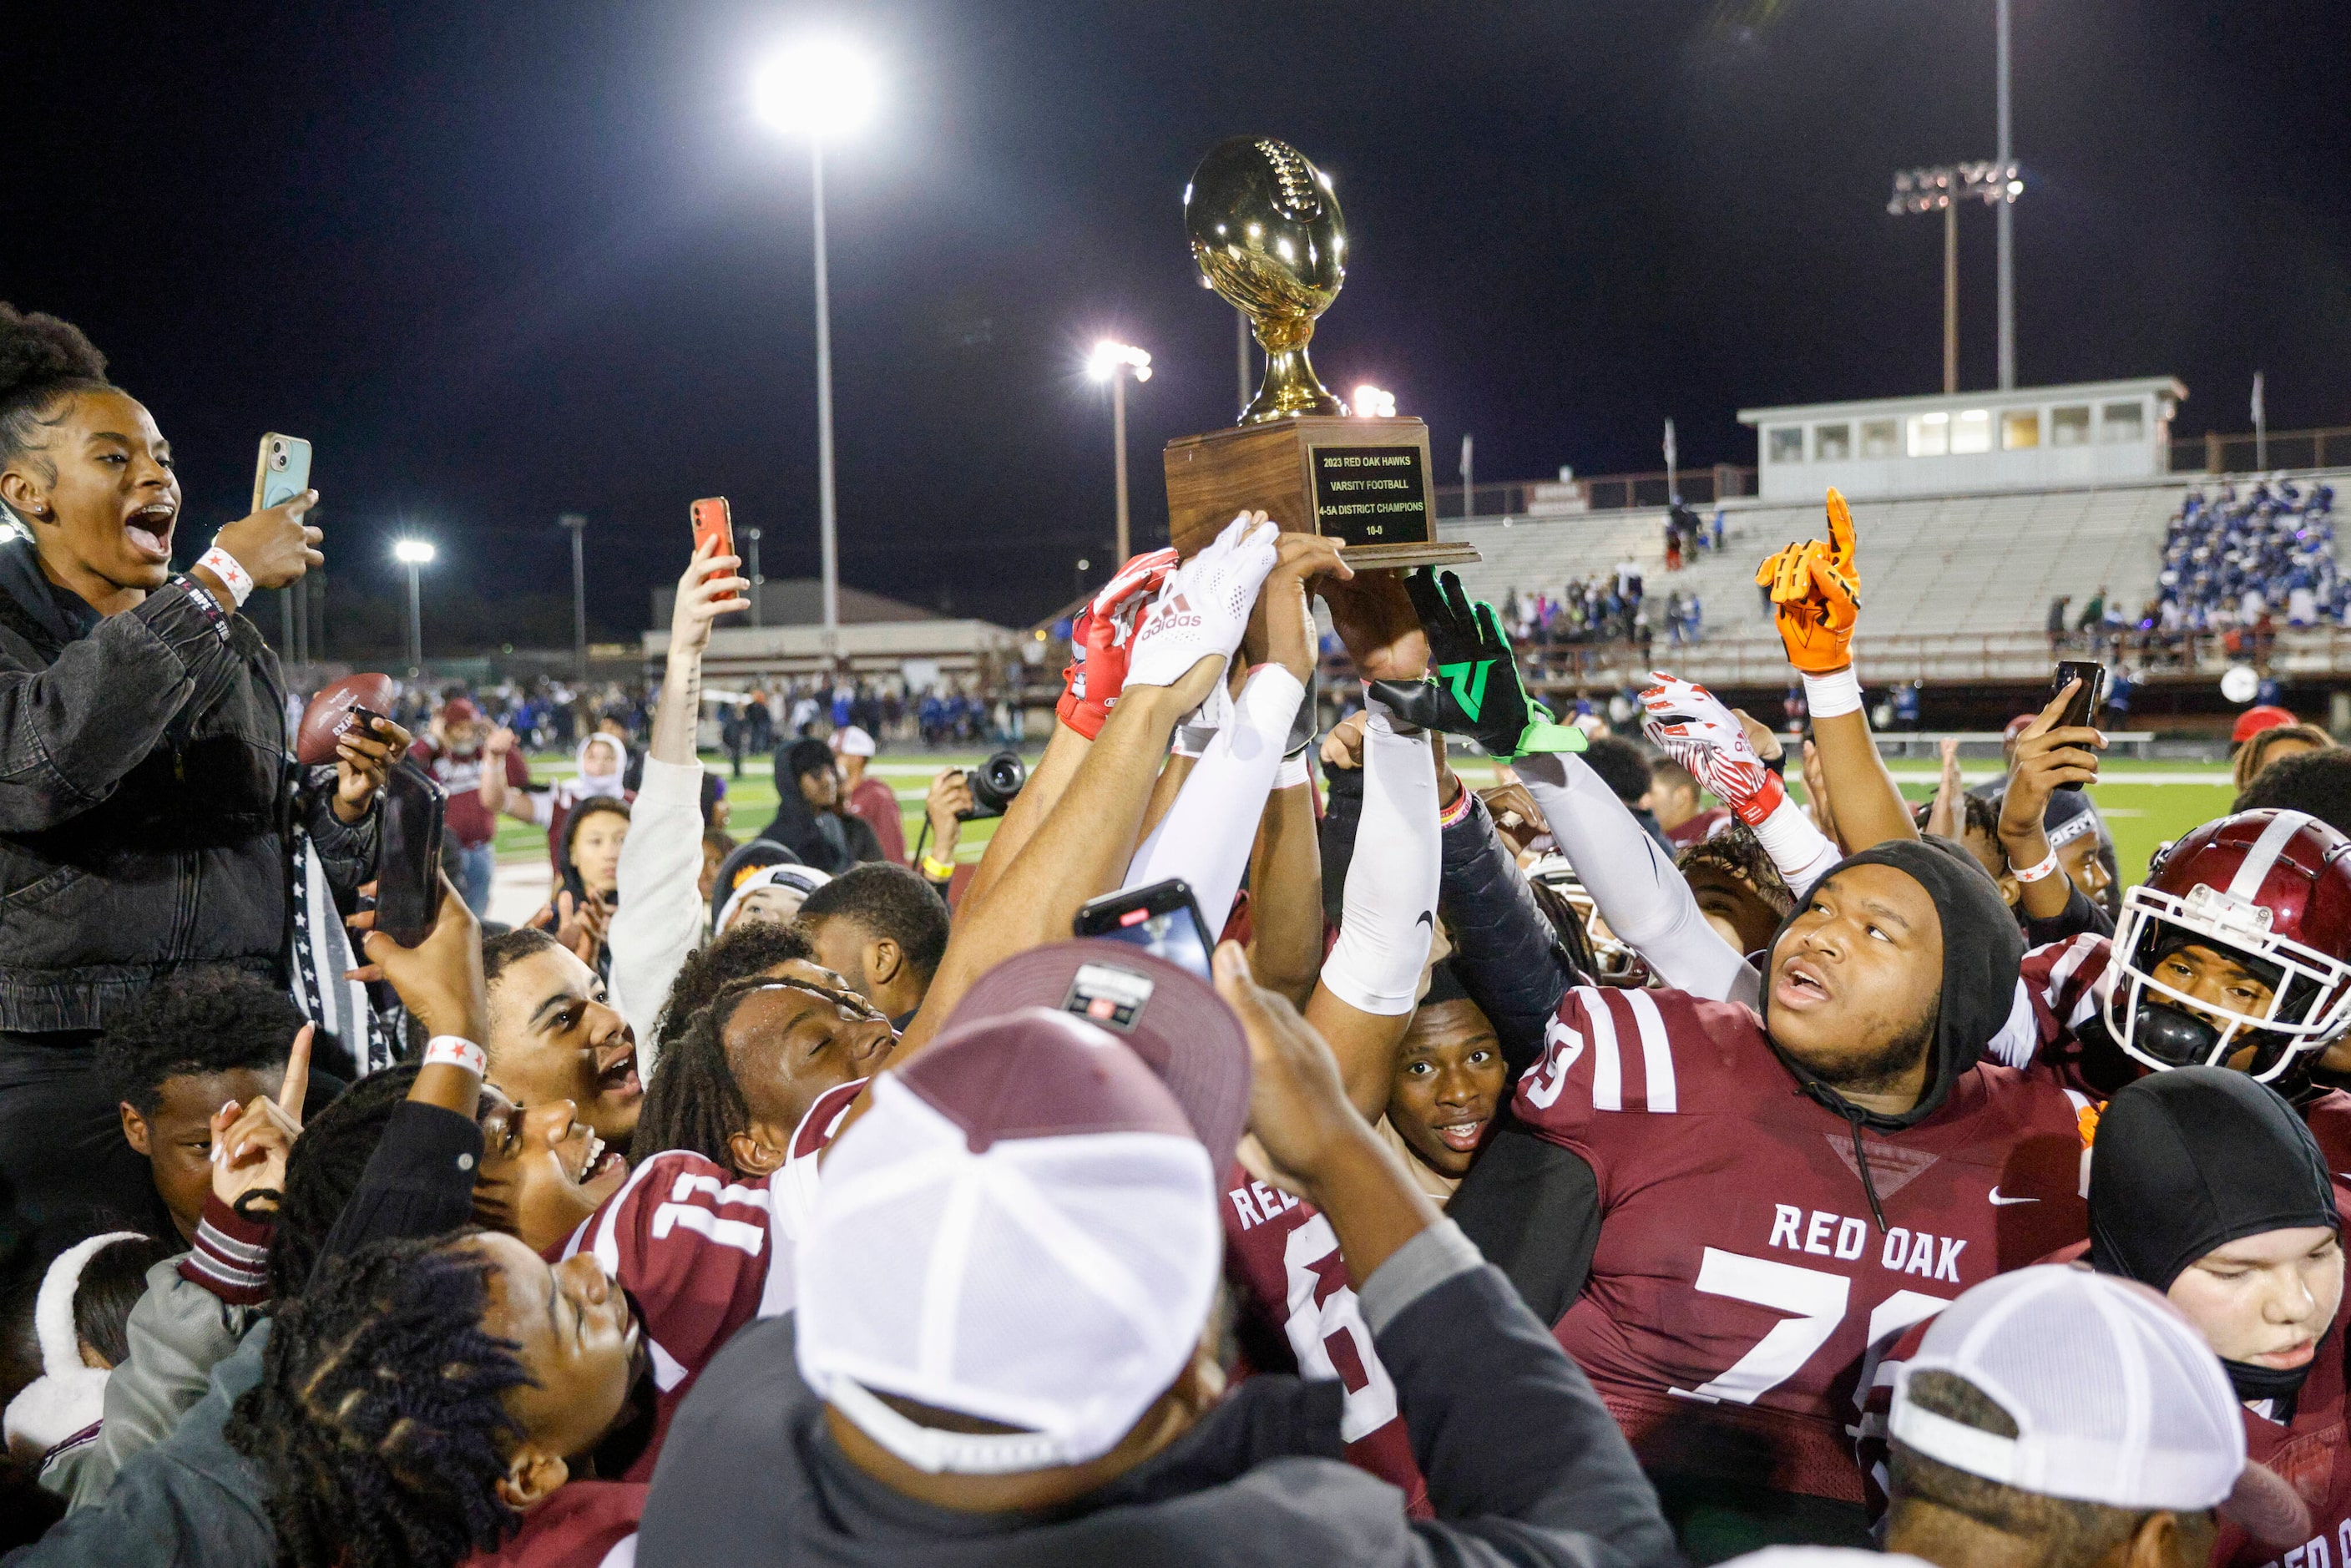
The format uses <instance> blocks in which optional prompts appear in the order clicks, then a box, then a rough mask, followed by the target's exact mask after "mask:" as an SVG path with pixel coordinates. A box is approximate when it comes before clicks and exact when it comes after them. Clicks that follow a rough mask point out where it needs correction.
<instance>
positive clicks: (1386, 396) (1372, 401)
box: [1354, 382, 1395, 419]
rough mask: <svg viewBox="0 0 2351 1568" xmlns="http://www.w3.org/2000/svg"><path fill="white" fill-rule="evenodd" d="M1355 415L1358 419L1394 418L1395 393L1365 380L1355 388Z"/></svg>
mask: <svg viewBox="0 0 2351 1568" xmlns="http://www.w3.org/2000/svg"><path fill="white" fill-rule="evenodd" d="M1354 402H1355V417H1356V418H1358V419H1394V418H1395V393H1394V392H1386V391H1383V390H1382V389H1381V388H1378V387H1375V386H1374V385H1372V383H1371V382H1364V384H1363V385H1362V386H1359V387H1357V388H1356V389H1355V398H1354Z"/></svg>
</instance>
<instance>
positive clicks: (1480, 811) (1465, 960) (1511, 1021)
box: [1324, 799, 1585, 1257]
mask: <svg viewBox="0 0 2351 1568" xmlns="http://www.w3.org/2000/svg"><path fill="white" fill-rule="evenodd" d="M1324 863H1325V865H1327V864H1328V863H1329V862H1328V859H1327V857H1326V859H1325V862H1324ZM1437 909H1438V911H1439V912H1440V913H1441V914H1442V915H1444V916H1445V925H1446V928H1447V930H1449V931H1450V932H1452V934H1453V946H1454V953H1453V972H1454V973H1455V974H1456V975H1458V976H1459V977H1460V979H1461V986H1462V988H1463V989H1464V990H1466V991H1468V993H1469V998H1470V1000H1472V1001H1474V1002H1476V1003H1477V1004H1478V1007H1479V1010H1480V1011H1481V1012H1483V1013H1484V1014H1485V1015H1486V1018H1487V1020H1488V1021H1489V1022H1490V1023H1491V1024H1492V1025H1493V1026H1494V1032H1495V1034H1496V1035H1497V1036H1498V1037H1499V1039H1500V1040H1501V1042H1502V1060H1503V1061H1505V1062H1506V1063H1508V1064H1509V1066H1510V1071H1511V1073H1512V1074H1513V1075H1514V1076H1515V1075H1516V1074H1518V1073H1520V1072H1523V1071H1526V1070H1527V1068H1528V1067H1529V1066H1530V1065H1531V1064H1532V1063H1533V1061H1534V1060H1535V1059H1536V1058H1537V1057H1539V1056H1541V1054H1542V1049H1543V1026H1544V1025H1546V1024H1548V1023H1549V1022H1550V1021H1551V1019H1552V1014H1553V1013H1555V1012H1557V1011H1558V1010H1559V999H1560V998H1562V997H1563V996H1565V995H1567V991H1568V988H1569V987H1571V986H1577V985H1583V984H1584V983H1585V980H1584V977H1583V976H1582V975H1580V974H1578V973H1577V972H1576V969H1575V967H1574V965H1573V963H1571V962H1570V961H1569V959H1568V956H1567V953H1566V951H1565V949H1563V948H1562V947H1561V946H1560V945H1559V938H1558V937H1557V936H1556V935H1555V934H1554V933H1553V932H1552V927H1551V922H1550V921H1549V920H1547V919H1545V918H1544V917H1543V912H1542V910H1541V907H1540V906H1539V905H1537V904H1536V903H1535V895H1534V893H1533V890H1532V889H1531V888H1529V887H1528V886H1527V879H1526V878H1525V877H1524V876H1522V875H1520V873H1519V862H1518V859H1517V857H1516V856H1514V855H1512V854H1511V853H1510V845H1509V844H1507V843H1504V842H1503V841H1502V835H1501V833H1500V832H1499V831H1497V830H1496V829H1495V827H1494V819H1493V817H1492V815H1491V814H1490V813H1489V812H1488V810H1486V802H1485V801H1483V800H1475V799H1473V800H1471V801H1470V803H1469V814H1468V816H1466V817H1464V818H1462V819H1461V820H1460V821H1458V822H1456V823H1454V824H1453V825H1452V826H1451V827H1449V828H1447V829H1446V830H1445V834H1444V840H1443V845H1442V852H1441V856H1440V860H1439V870H1438V883H1437ZM1487 1256H1488V1257H1492V1256H1493V1254H1492V1253H1490V1252H1489V1253H1488V1254H1487Z"/></svg>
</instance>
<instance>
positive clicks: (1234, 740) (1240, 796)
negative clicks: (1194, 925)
mask: <svg viewBox="0 0 2351 1568" xmlns="http://www.w3.org/2000/svg"><path fill="white" fill-rule="evenodd" d="M1305 696H1306V688H1305V686H1304V685H1301V684H1300V682H1299V679H1298V677H1297V676H1296V675H1293V674H1290V672H1289V671H1288V670H1285V669H1283V668H1282V667H1281V666H1280V664H1261V665H1259V667H1258V668H1257V669H1256V670H1254V671H1252V672H1251V673H1250V674H1249V680H1248V682H1247V683H1246V684H1245V685H1242V687H1241V695H1239V696H1238V697H1237V698H1235V699H1234V701H1233V716H1232V722H1230V723H1229V724H1228V725H1226V726H1225V727H1223V728H1222V729H1220V730H1218V731H1217V737H1216V738H1215V739H1214V740H1212V741H1210V742H1209V743H1208V748H1207V750H1206V751H1204V752H1203V753H1201V755H1200V760H1199V761H1198V762H1197V763H1196V764H1194V765H1193V768H1192V775H1191V777H1190V778H1188V779H1185V780H1184V788H1183V789H1180V790H1178V791H1177V792H1176V795H1175V804H1174V805H1173V806H1170V807H1169V808H1168V809H1167V814H1166V815H1165V817H1162V818H1160V819H1159V825H1158V826H1157V827H1156V828H1154V829H1153V830H1152V831H1151V836H1150V837H1149V838H1147V839H1145V840H1144V841H1143V847H1142V848H1140V849H1138V850H1136V851H1135V852H1134V860H1132V861H1131V862H1128V863H1127V868H1126V883H1125V884H1124V885H1125V887H1126V888H1128V889H1133V888H1138V887H1148V886H1150V885H1151V884H1152V883H1155V882H1165V881H1166V880H1167V879H1168V878H1169V877H1181V878H1183V879H1184V881H1186V883H1190V884H1191V888H1192V896H1193V898H1194V899H1195V900H1196V902H1197V903H1198V904H1199V906H1200V918H1201V919H1202V920H1204V921H1206V922H1207V926H1208V939H1209V940H1210V941H1212V942H1213V941H1215V940H1216V937H1217V933H1218V932H1219V931H1221V930H1223V929H1224V925H1225V916H1226V915H1228V914H1229V913H1230V912H1231V910H1232V907H1233V894H1236V893H1238V892H1239V891H1240V885H1241V873H1243V872H1245V871H1247V870H1248V869H1249V848H1250V846H1251V845H1253V844H1255V843H1256V842H1257V824H1258V819H1259V817H1261V816H1263V815H1264V814H1265V798H1266V796H1267V795H1268V794H1270V792H1271V791H1272V789H1273V776H1274V773H1275V771H1276V770H1277V769H1279V768H1280V767H1281V753H1282V748H1283V747H1285V746H1287V745H1288V744H1289V742H1290V720H1291V719H1292V718H1295V717H1296V716H1298V705H1299V704H1300V703H1301V701H1303V700H1304V699H1305Z"/></svg>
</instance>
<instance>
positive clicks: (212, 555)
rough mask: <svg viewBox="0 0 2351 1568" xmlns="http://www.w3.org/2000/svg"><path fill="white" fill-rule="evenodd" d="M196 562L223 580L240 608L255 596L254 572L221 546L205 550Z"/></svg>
mask: <svg viewBox="0 0 2351 1568" xmlns="http://www.w3.org/2000/svg"><path fill="white" fill-rule="evenodd" d="M196 564H197V565H198V566H200V567H203V568H204V570H206V571H209V572H211V573H212V574H213V575H214V577H217V578H219V579H220V580H221V584H222V586H223V587H225V588H226V589H227V590H228V596H229V597H230V598H231V599H233V600H235V601H236V603H237V606H238V608H240V609H242V608H244V605H245V601H246V600H248V599H250V598H252V597H253V574H252V573H251V572H249V571H247V570H245V568H243V567H241V566H239V565H238V564H237V562H236V557H235V556H233V555H231V554H229V553H228V551H226V550H225V549H221V548H220V546H218V545H214V546H213V548H212V549H208V550H206V551H204V554H203V555H202V556H200V557H198V558H197V560H196Z"/></svg>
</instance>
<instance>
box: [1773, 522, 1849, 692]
mask: <svg viewBox="0 0 2351 1568" xmlns="http://www.w3.org/2000/svg"><path fill="white" fill-rule="evenodd" d="M1828 517H1829V542H1828V543H1827V544H1823V543H1821V541H1820V540H1818V539H1806V540H1804V541H1803V542H1802V543H1801V544H1792V545H1790V546H1789V547H1788V548H1787V549H1783V550H1782V551H1780V552H1779V553H1778V554H1776V555H1774V556H1772V557H1771V558H1770V559H1767V560H1766V561H1764V563H1763V564H1762V565H1761V567H1758V568H1757V569H1756V571H1755V585H1756V586H1757V587H1759V588H1768V589H1770V590H1771V612H1772V619H1773V621H1774V622H1776V623H1777V625H1778V626H1779V629H1780V642H1781V644H1782V646H1783V647H1785V648H1786V649H1787V650H1788V663H1790V664H1793V665H1795V666H1796V668H1797V669H1799V670H1801V671H1802V672H1803V673H1804V674H1808V675H1825V674H1829V673H1830V672H1832V671H1834V670H1842V669H1844V667H1845V666H1846V665H1848V664H1852V663H1853V628H1854V623H1855V622H1856V621H1858V620H1859V619H1860V618H1861V570H1860V568H1859V567H1858V566H1857V565H1856V564H1855V560H1854V537H1853V513H1852V512H1851V511H1850V510H1849V509H1847V507H1845V504H1844V497H1843V496H1841V495H1839V494H1838V493H1837V492H1836V491H1835V490H1834V489H1832V490H1830V491H1829V498H1828Z"/></svg>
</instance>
